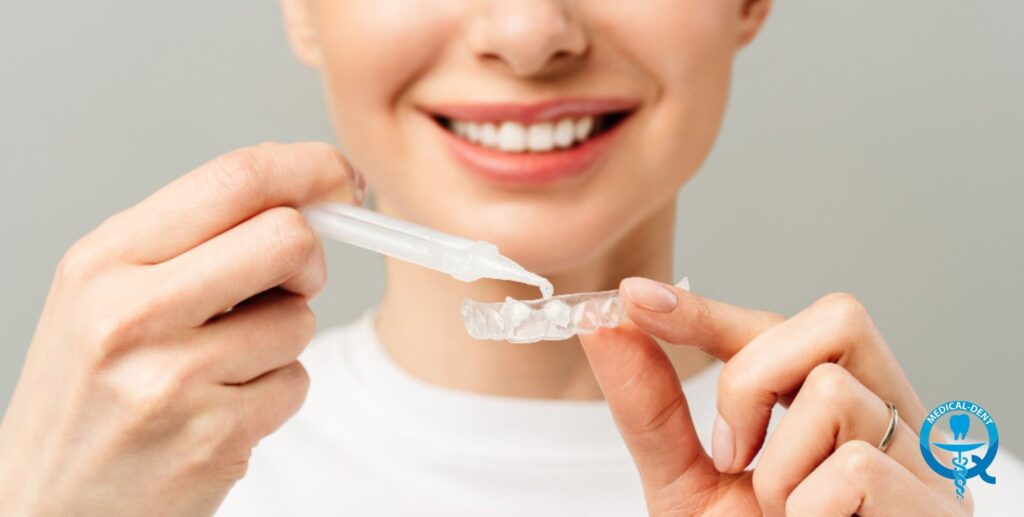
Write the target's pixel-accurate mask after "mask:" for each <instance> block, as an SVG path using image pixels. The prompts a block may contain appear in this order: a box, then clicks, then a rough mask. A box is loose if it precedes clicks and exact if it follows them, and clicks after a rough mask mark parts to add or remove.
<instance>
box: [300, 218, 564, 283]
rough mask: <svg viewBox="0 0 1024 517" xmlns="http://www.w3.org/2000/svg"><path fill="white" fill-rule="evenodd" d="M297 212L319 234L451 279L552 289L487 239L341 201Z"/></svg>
mask: <svg viewBox="0 0 1024 517" xmlns="http://www.w3.org/2000/svg"><path fill="white" fill-rule="evenodd" d="M302 213H303V215H304V216H305V217H306V220H307V221H309V224H310V225H311V226H312V227H313V229H315V230H316V231H317V232H319V233H320V234H321V235H324V236H325V237H330V238H332V239H337V240H339V241H342V242H347V243H349V244H352V245H355V246H359V247H360V248H366V249H368V250H371V251H376V252H377V253H382V254H384V255H388V256H390V257H394V258H397V259H400V260H404V261H406V262H412V263H413V264H418V265H420V266H423V267H425V268H429V269H433V270H435V271H441V272H442V273H447V274H449V275H451V276H452V277H453V278H455V279H456V280H461V281H463V282H473V281H475V280H480V279H481V278H493V279H496V280H510V281H512V282H519V283H523V284H528V285H533V286H536V287H538V288H540V292H541V295H542V296H543V297H544V298H548V297H550V296H551V295H552V294H554V288H553V287H552V285H551V282H548V280H547V279H546V278H544V277H542V276H540V275H537V274H535V273H531V272H529V271H527V270H526V269H524V268H523V267H522V266H520V265H519V264H516V263H515V262H513V261H512V260H510V259H508V258H506V257H503V256H501V254H500V253H498V247H497V246H495V245H494V244H491V243H489V242H485V241H473V240H469V239H464V238H462V237H456V236H455V235H451V234H447V233H444V232H441V231H438V230H435V229H433V228H428V227H426V226H422V225H419V224H414V223H410V222H408V221H402V220H399V219H392V218H390V217H387V216H385V215H381V214H380V213H378V212H375V211H373V210H369V209H366V208H361V207H357V206H353V205H348V204H344V203H321V204H317V205H313V206H310V207H306V208H303V209H302Z"/></svg>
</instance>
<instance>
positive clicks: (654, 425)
mask: <svg viewBox="0 0 1024 517" xmlns="http://www.w3.org/2000/svg"><path fill="white" fill-rule="evenodd" d="M685 404H686V403H685V401H684V400H683V398H682V397H679V396H677V397H673V398H672V400H671V401H669V402H668V403H667V404H665V406H664V407H663V408H661V409H660V410H658V412H657V413H655V414H654V415H653V416H651V417H649V418H647V419H646V420H644V421H642V422H641V423H640V425H639V427H638V429H637V431H638V432H640V433H656V432H658V431H660V430H661V429H662V428H664V427H665V425H666V424H668V423H669V422H671V421H672V418H673V417H674V416H676V414H678V413H679V411H680V410H682V409H683V407H684V406H685Z"/></svg>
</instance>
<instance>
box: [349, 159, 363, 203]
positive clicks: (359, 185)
mask: <svg viewBox="0 0 1024 517" xmlns="http://www.w3.org/2000/svg"><path fill="white" fill-rule="evenodd" d="M350 170H351V171H352V201H353V202H354V203H355V204H356V205H359V206H361V205H362V204H363V200H364V199H366V178H365V177H363V173H361V172H359V169H357V168H355V167H352V168H351V169H350Z"/></svg>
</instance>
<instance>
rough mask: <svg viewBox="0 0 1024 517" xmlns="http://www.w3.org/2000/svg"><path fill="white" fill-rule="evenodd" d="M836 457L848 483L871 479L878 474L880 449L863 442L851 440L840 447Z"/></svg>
mask: <svg viewBox="0 0 1024 517" xmlns="http://www.w3.org/2000/svg"><path fill="white" fill-rule="evenodd" d="M835 456H836V461H838V463H839V464H838V467H839V470H840V471H841V472H843V473H844V475H845V476H846V481H847V482H853V481H856V480H863V479H869V478H871V477H873V476H875V475H876V474H877V473H878V470H879V469H878V467H879V462H878V449H875V448H874V447H873V446H872V445H870V444H868V442H865V441H863V440H851V441H848V442H846V443H844V444H842V445H840V446H839V449H837V450H836V453H835Z"/></svg>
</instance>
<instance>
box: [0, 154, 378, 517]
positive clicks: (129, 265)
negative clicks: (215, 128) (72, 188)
mask: <svg viewBox="0 0 1024 517" xmlns="http://www.w3.org/2000/svg"><path fill="white" fill-rule="evenodd" d="M362 185H363V183H362V181H361V178H358V173H355V172H354V170H353V169H352V168H351V167H350V166H349V165H348V164H347V163H346V162H345V160H344V158H343V157H342V156H341V154H340V153H339V152H338V151H337V150H336V149H335V148H333V147H331V146H329V145H326V144H319V143H305V144H290V145H281V144H264V145H260V146H257V147H253V148H248V149H243V150H239V151H235V152H233V153H230V154H227V155H225V156H222V157H220V158H217V159H215V160H213V161H212V162H210V163H208V164H206V165H203V166H202V167H200V168H199V169H197V170H195V171H193V172H191V173H189V174H186V175H185V176H183V177H181V178H180V179H178V180H177V181H175V182H173V183H171V184H170V185H168V186H167V187H164V188H163V189H161V190H160V191H158V192H156V193H155V194H153V195H152V196H150V197H149V198H147V199H146V200H144V201H142V202H141V203H139V204H137V205H135V206H133V207H131V208H129V209H127V210H125V211H123V212H121V213H118V214H116V215H114V216H112V217H110V218H109V219H107V220H106V221H104V222H103V223H102V224H101V225H100V226H99V227H98V228H97V229H96V230H94V231H93V232H91V233H89V234H88V235H86V236H85V237H84V238H82V239H81V240H80V241H78V242H77V243H75V245H74V246H72V248H71V249H70V250H69V251H68V253H67V255H65V257H64V258H63V259H62V260H61V262H60V265H59V266H58V268H57V272H56V275H55V277H54V280H53V285H52V286H51V289H50V293H49V295H48V297H47V301H46V305H45V307H44V308H43V312H42V316H41V318H40V321H39V324H38V326H37V328H36V333H35V336H34V338H33V340H32V344H31V346H30V348H29V351H28V356H27V359H26V361H25V365H24V368H23V370H22V374H21V377H20V379H19V381H18V385H17V387H16V389H15V392H14V396H13V398H12V399H11V402H10V405H9V407H8V410H7V413H6V415H5V416H4V419H3V422H2V424H0V514H2V515H204V514H211V513H213V512H214V510H215V509H216V508H217V506H218V505H219V504H220V502H221V500H222V499H223V497H224V496H225V494H226V493H227V491H228V489H229V488H231V486H232V485H233V484H234V483H235V482H236V481H237V480H238V479H240V478H241V477H242V476H243V475H244V474H245V470H246V466H247V463H248V459H249V454H250V451H251V449H252V447H253V446H255V445H256V443H257V442H258V441H259V440H260V439H261V438H262V437H264V436H266V435H268V434H269V433H271V432H273V431H274V430H275V429H277V428H278V427H279V426H280V425H281V424H282V423H284V421H285V420H287V419H288V418H289V417H290V416H291V415H292V414H294V413H295V411H297V410H298V408H299V406H300V405H301V404H302V401H303V399H304V398H305V394H306V389H307V386H308V377H307V376H306V372H305V370H304V369H303V367H302V365H301V364H299V363H298V362H297V361H296V358H297V357H298V355H299V353H300V352H301V351H302V349H303V348H304V347H305V346H306V344H307V343H308V342H309V340H310V339H311V337H312V335H313V332H314V328H315V326H316V325H315V319H314V316H313V314H312V312H311V311H310V309H309V307H308V305H307V302H308V300H309V299H310V298H311V297H312V296H314V295H315V294H316V293H317V292H318V291H319V290H320V288H321V287H322V286H323V285H324V282H325V279H326V269H325V266H324V258H323V250H322V248H321V245H320V240H319V239H318V238H317V236H316V235H315V234H314V233H313V231H312V230H311V228H310V227H309V225H308V224H307V223H306V221H305V219H304V218H303V217H302V216H301V214H300V213H299V212H298V211H297V210H296V207H300V206H303V205H306V204H309V203H311V202H315V201H318V200H323V199H326V198H328V197H330V198H332V199H339V198H341V199H346V200H353V199H354V200H356V202H358V201H360V200H361V197H362V196H361V193H362V188H363V186H362ZM229 309H230V310H229Z"/></svg>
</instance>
